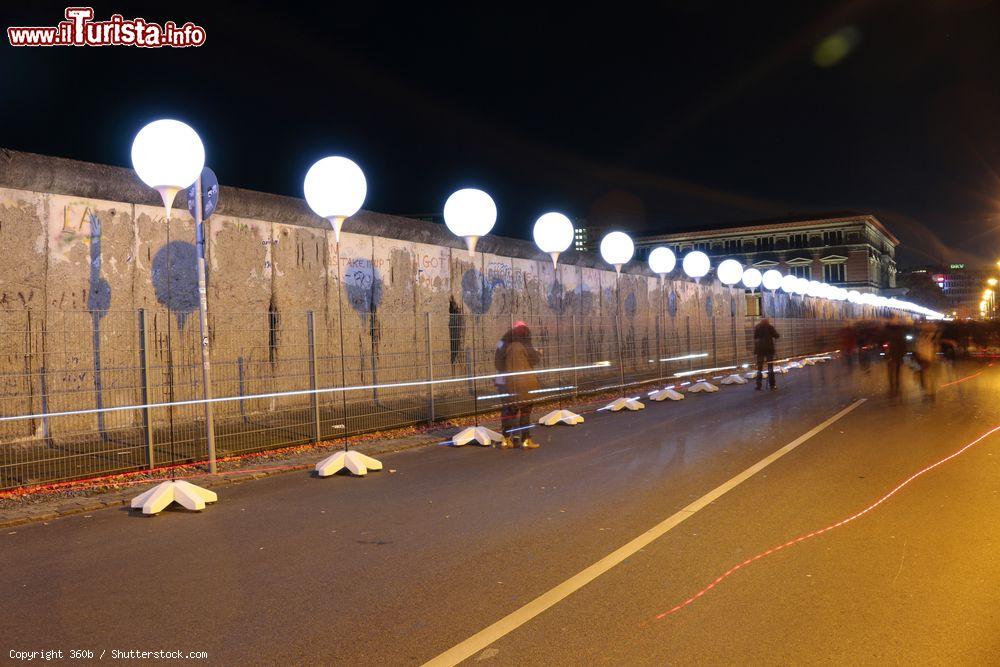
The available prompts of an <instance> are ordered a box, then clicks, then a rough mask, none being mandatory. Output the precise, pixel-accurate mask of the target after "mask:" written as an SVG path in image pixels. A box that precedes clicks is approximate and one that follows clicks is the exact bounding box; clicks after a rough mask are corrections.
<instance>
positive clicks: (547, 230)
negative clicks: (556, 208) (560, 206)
mask: <svg viewBox="0 0 1000 667" xmlns="http://www.w3.org/2000/svg"><path fill="white" fill-rule="evenodd" d="M533 233H534V236H535V245H537V246H538V247H539V248H540V249H541V251H542V252H565V251H566V250H567V249H568V248H569V247H570V245H572V244H573V223H572V222H570V220H569V218H567V217H566V216H565V215H563V214H562V213H555V212H552V213H546V214H545V215H543V216H542V217H540V218H538V220H536V221H535V228H534V230H533Z"/></svg>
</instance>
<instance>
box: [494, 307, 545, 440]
mask: <svg viewBox="0 0 1000 667" xmlns="http://www.w3.org/2000/svg"><path fill="white" fill-rule="evenodd" d="M541 358H542V355H541V352H539V351H538V350H536V349H535V346H534V345H533V344H532V342H531V330H530V329H528V325H527V324H525V323H524V322H518V323H517V324H515V325H514V328H513V329H511V330H510V331H508V332H507V333H506V334H504V336H503V338H502V339H501V345H499V346H498V347H497V359H496V366H497V370H499V371H500V372H501V373H510V375H507V376H505V377H504V378H503V380H504V382H503V386H504V387H505V388H506V391H507V393H508V394H510V396H509V397H508V399H507V403H506V404H505V405H504V407H503V409H502V410H501V411H500V422H501V425H502V431H503V435H504V440H503V442H502V443H501V444H500V447H502V448H508V447H521V448H523V449H536V448H537V447H538V443H537V442H535V441H534V440H532V439H531V436H530V434H529V433H528V428H529V427H530V426H531V408H532V400H533V399H534V396H533V395H532V393H531V392H533V391H535V390H536V389H538V376H537V375H535V374H534V373H532V372H531V371H533V370H534V369H535V367H536V366H537V365H538V363H539V362H540V361H541Z"/></svg>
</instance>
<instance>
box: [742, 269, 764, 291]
mask: <svg viewBox="0 0 1000 667" xmlns="http://www.w3.org/2000/svg"><path fill="white" fill-rule="evenodd" d="M763 279H764V277H763V276H762V275H760V271H758V270H757V269H755V268H753V267H751V268H749V269H747V270H746V271H744V272H743V285H744V286H745V287H746V288H747V289H749V290H755V289H757V288H758V287H760V283H761V281H762V280H763Z"/></svg>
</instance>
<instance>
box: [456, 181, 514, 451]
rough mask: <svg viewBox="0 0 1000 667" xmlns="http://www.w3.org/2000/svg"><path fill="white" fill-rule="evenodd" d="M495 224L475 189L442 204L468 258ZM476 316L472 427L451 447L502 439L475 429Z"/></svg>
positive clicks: (490, 207) (487, 200) (492, 209)
mask: <svg viewBox="0 0 1000 667" xmlns="http://www.w3.org/2000/svg"><path fill="white" fill-rule="evenodd" d="M496 221H497V205H496V204H494V203H493V199H492V198H491V197H490V196H489V195H488V194H486V193H485V192H483V191H482V190H476V189H475V188H465V189H463V190H457V191H456V192H453V193H452V194H451V196H450V197H448V200H447V201H446V202H445V203H444V223H445V224H446V225H447V226H448V229H449V230H450V231H451V233H452V234H454V235H455V236H461V237H462V238H463V239H465V246H466V247H467V248H468V249H469V258H470V259H473V258H475V256H476V242H477V241H479V239H480V237H482V236H486V235H487V234H489V233H490V230H491V229H493V225H495V224H496ZM475 318H476V313H475V311H473V313H472V372H471V373H470V374H469V375H470V377H471V378H472V400H473V406H472V414H473V417H474V418H475V424H474V425H473V426H469V427H468V428H464V429H462V430H461V431H459V432H458V433H457V434H456V435H455V436H454V437H453V438H452V439H451V444H452V445H453V446H455V447H461V446H463V445H467V444H469V443H470V442H475V443H477V444H479V445H482V446H483V447H489V446H490V445H491V444H492V443H494V442H502V441H503V436H502V435H501V434H499V433H497V432H496V431H494V430H492V429H488V428H486V427H485V426H480V425H479V385H478V382H477V380H476V371H477V369H478V367H479V366H478V359H479V355H478V354H477V350H476V319H475Z"/></svg>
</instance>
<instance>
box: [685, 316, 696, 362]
mask: <svg viewBox="0 0 1000 667" xmlns="http://www.w3.org/2000/svg"><path fill="white" fill-rule="evenodd" d="M684 329H685V331H686V333H685V336H686V338H687V358H688V370H691V369H692V368H694V359H692V358H691V316H690V315H685V316H684Z"/></svg>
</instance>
